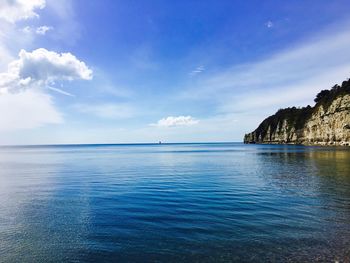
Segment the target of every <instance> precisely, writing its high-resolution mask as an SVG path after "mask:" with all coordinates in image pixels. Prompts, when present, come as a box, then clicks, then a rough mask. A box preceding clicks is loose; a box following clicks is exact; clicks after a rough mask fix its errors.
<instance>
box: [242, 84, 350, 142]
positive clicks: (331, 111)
mask: <svg viewBox="0 0 350 263" xmlns="http://www.w3.org/2000/svg"><path fill="white" fill-rule="evenodd" d="M315 102H316V104H315V106H314V107H311V106H307V107H304V108H296V107H292V108H286V109H281V110H279V111H277V113H276V114H274V115H272V116H270V117H268V118H266V119H265V120H264V121H263V122H262V123H261V124H260V125H259V127H258V128H257V129H256V130H255V131H253V132H251V133H248V134H246V135H245V136H244V143H273V144H305V145H344V146H345V145H346V146H350V81H349V80H348V81H344V82H343V83H342V85H341V86H338V85H335V86H334V87H333V88H332V89H331V90H323V91H321V92H320V93H319V94H318V95H317V97H316V99H315Z"/></svg>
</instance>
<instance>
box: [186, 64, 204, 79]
mask: <svg viewBox="0 0 350 263" xmlns="http://www.w3.org/2000/svg"><path fill="white" fill-rule="evenodd" d="M204 70H205V67H204V66H199V67H197V68H195V69H194V70H192V71H191V72H190V73H189V75H190V76H191V77H193V76H195V75H197V74H200V73H202V72H203V71H204Z"/></svg>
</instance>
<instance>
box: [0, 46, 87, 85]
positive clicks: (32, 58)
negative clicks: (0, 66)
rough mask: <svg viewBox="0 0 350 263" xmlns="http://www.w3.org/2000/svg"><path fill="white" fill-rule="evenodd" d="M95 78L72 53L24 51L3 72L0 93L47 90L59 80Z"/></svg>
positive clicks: (0, 74)
mask: <svg viewBox="0 0 350 263" xmlns="http://www.w3.org/2000/svg"><path fill="white" fill-rule="evenodd" d="M75 79H85V80H90V79H92V70H91V69H89V68H88V67H87V66H86V65H85V63H84V62H82V61H80V60H78V59H77V58H76V57H75V56H74V55H72V54H71V53H62V54H59V53H56V52H53V51H48V50H46V49H44V48H39V49H36V50H34V51H33V52H27V51H25V50H23V49H22V50H21V51H20V52H19V59H17V60H15V61H12V62H11V63H10V64H9V65H8V70H7V72H4V73H0V90H3V92H4V90H7V91H8V92H13V91H18V90H20V89H24V88H30V87H33V86H34V87H43V86H46V85H48V84H49V83H52V82H54V81H56V80H75Z"/></svg>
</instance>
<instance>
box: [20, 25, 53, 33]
mask: <svg viewBox="0 0 350 263" xmlns="http://www.w3.org/2000/svg"><path fill="white" fill-rule="evenodd" d="M50 30H53V27H52V26H45V25H44V26H39V27H37V28H34V27H30V26H25V27H24V28H23V29H22V31H23V32H24V33H26V34H31V33H35V34H37V35H42V36H43V35H45V34H46V33H47V32H48V31H50Z"/></svg>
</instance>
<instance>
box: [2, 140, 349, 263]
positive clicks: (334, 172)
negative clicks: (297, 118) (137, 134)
mask: <svg viewBox="0 0 350 263" xmlns="http://www.w3.org/2000/svg"><path fill="white" fill-rule="evenodd" d="M317 261H319V262H349V261H350V149H349V148H331V147H310V146H309V147H307V146H293V145H253V144H251V145H244V144H242V143H186V144H164V143H163V144H115V145H112V144H111V145H47V146H3V147H0V262H317Z"/></svg>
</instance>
